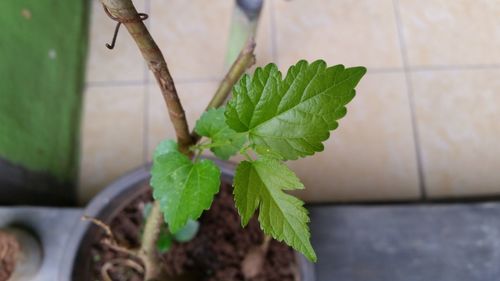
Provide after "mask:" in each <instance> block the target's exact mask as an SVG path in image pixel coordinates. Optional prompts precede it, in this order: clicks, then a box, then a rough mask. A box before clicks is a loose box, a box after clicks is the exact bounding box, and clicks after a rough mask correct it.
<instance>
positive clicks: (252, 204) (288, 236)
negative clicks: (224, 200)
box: [234, 158, 316, 261]
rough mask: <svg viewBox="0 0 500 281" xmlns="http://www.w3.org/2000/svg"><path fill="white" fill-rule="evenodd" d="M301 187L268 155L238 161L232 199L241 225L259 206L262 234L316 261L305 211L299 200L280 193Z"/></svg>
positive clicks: (246, 221)
mask: <svg viewBox="0 0 500 281" xmlns="http://www.w3.org/2000/svg"><path fill="white" fill-rule="evenodd" d="M302 188H304V186H303V184H302V183H301V182H300V180H299V179H298V178H297V176H296V175H295V174H294V173H293V172H292V171H291V170H290V169H288V167H287V166H286V165H285V164H283V163H282V162H280V161H278V160H276V159H271V158H262V159H258V160H256V161H252V162H250V161H243V162H241V163H240V164H239V165H238V167H237V169H236V175H235V178H234V198H235V202H236V207H237V209H238V213H239V214H240V216H241V218H242V225H243V226H245V225H246V224H247V223H248V221H249V220H250V218H251V217H252V215H253V214H254V212H255V210H256V209H257V207H260V210H259V222H260V226H261V228H262V230H263V231H264V233H266V234H267V235H271V236H272V237H274V238H275V239H277V240H278V241H285V243H287V244H288V245H290V246H292V247H293V248H294V249H295V250H297V251H299V252H301V253H303V254H304V255H305V256H306V257H307V258H308V259H309V260H311V261H316V254H315V252H314V249H313V248H312V246H311V242H310V234H309V227H308V226H307V223H308V222H309V217H308V213H307V210H306V209H305V208H304V207H303V202H302V201H300V200H299V199H297V198H295V197H293V196H291V195H289V194H286V193H285V192H283V190H293V189H302Z"/></svg>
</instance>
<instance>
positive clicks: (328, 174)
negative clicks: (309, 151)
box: [289, 70, 419, 202]
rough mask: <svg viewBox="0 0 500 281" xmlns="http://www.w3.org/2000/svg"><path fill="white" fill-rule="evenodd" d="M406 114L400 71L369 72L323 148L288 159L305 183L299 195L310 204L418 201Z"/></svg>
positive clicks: (408, 121) (407, 106) (413, 149)
mask: <svg viewBox="0 0 500 281" xmlns="http://www.w3.org/2000/svg"><path fill="white" fill-rule="evenodd" d="M368 71H369V70H368ZM410 116H411V115H410V107H409V103H408V98H407V94H406V87H405V80H404V75H403V74H401V73H375V74H367V75H366V76H365V77H364V78H363V81H361V83H360V84H359V86H358V89H357V96H356V97H355V98H354V100H353V101H352V102H351V103H350V104H349V105H348V113H347V116H346V117H344V119H342V120H340V126H339V128H338V129H337V130H336V131H333V132H332V135H331V138H330V140H328V141H327V142H326V144H325V150H324V151H323V152H322V153H319V154H315V155H314V156H312V157H309V158H304V159H301V160H298V161H293V162H290V163H289V165H290V166H291V167H292V169H294V170H295V171H296V172H297V174H298V175H299V177H300V178H301V179H302V181H303V182H304V184H305V186H306V189H305V191H304V192H302V193H301V196H302V197H303V198H304V199H306V200H307V201H313V202H328V201H366V200H402V199H405V200H411V199H417V198H418V197H419V184H418V176H417V164H416V156H415V146H414V141H413V134H412V129H411V128H412V127H411V118H410Z"/></svg>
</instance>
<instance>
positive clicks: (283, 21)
mask: <svg viewBox="0 0 500 281" xmlns="http://www.w3.org/2000/svg"><path fill="white" fill-rule="evenodd" d="M274 3H275V5H274V6H275V18H276V33H277V51H278V58H279V59H278V60H279V63H280V65H281V66H282V68H285V69H286V68H288V66H289V65H291V64H294V63H295V62H296V61H297V60H299V59H307V60H316V59H320V58H322V59H324V60H326V61H327V62H328V63H329V64H346V65H365V66H367V67H369V68H383V67H401V65H402V63H401V54H400V48H399V44H398V35H397V28H396V21H395V16H394V12H393V6H392V1H391V0H357V1H352V0H338V1H323V0H294V1H281V0H280V1H274Z"/></svg>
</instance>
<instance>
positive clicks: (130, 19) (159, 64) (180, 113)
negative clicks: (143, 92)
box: [101, 0, 255, 281]
mask: <svg viewBox="0 0 500 281" xmlns="http://www.w3.org/2000/svg"><path fill="white" fill-rule="evenodd" d="M101 1H102V4H103V5H104V7H105V8H106V9H107V10H108V12H109V13H110V15H111V16H112V17H114V18H115V19H116V20H118V21H120V22H122V23H123V25H125V27H126V28H127V30H128V32H129V33H130V35H131V36H132V38H133V39H134V41H135V43H136V44H137V47H139V50H140V51H141V54H142V56H143V57H144V60H145V61H146V62H147V64H148V67H149V69H150V70H151V71H152V72H153V74H154V76H155V78H156V81H157V82H158V85H159V86H160V89H161V92H162V95H163V98H164V100H165V103H166V105H167V110H168V113H169V116H170V120H171V121H172V124H173V126H174V129H175V133H176V135H177V142H178V145H179V150H180V151H181V152H182V153H184V154H186V155H188V156H192V151H190V150H189V147H190V146H191V145H193V144H195V143H197V142H198V141H199V139H200V137H199V136H198V135H197V134H195V133H193V134H190V133H189V127H188V123H187V121H186V116H185V113H184V109H183V107H182V105H181V103H180V100H179V96H178V95H177V90H176V88H175V85H174V82H173V79H172V77H171V75H170V72H169V70H168V67H167V63H166V62H165V59H164V57H163V54H162V53H161V51H160V49H159V48H158V45H157V44H156V43H155V41H154V40H153V38H152V37H151V34H150V33H149V31H148V30H147V28H146V26H145V25H144V23H143V22H142V20H141V19H140V16H139V15H138V13H137V10H136V9H135V7H134V4H133V3H132V1H131V0H101ZM254 49H255V43H254V41H253V39H250V40H249V41H248V43H247V45H246V46H245V48H243V50H242V51H241V53H240V55H239V56H238V58H237V59H236V61H235V62H234V64H233V66H232V67H231V69H230V70H229V73H228V74H227V75H226V77H225V78H224V80H223V81H222V82H221V85H220V86H219V89H218V90H217V92H216V93H215V95H214V97H213V99H212V101H211V102H210V103H209V105H208V107H207V108H211V107H218V106H220V105H222V104H223V103H224V102H225V100H226V98H227V96H228V95H229V93H230V92H231V89H232V87H233V85H234V84H235V83H236V82H237V81H238V80H239V78H240V77H241V76H242V75H243V73H244V72H245V70H246V69H247V68H248V67H250V66H252V65H253V64H254V63H255V57H254V54H253V52H254ZM162 223H163V215H162V213H161V209H160V204H159V203H158V202H157V201H155V202H154V204H153V207H152V209H151V213H150V215H149V216H148V218H147V219H146V223H145V227H144V233H143V238H142V241H141V248H140V250H139V254H140V256H141V258H142V260H143V263H144V267H145V280H146V281H152V280H159V279H160V278H161V275H162V271H161V268H160V266H159V259H158V256H157V254H156V241H157V239H158V234H159V232H160V227H161V225H162Z"/></svg>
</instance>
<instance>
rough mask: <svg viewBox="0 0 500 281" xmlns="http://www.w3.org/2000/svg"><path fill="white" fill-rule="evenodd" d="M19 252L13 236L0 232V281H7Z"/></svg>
mask: <svg viewBox="0 0 500 281" xmlns="http://www.w3.org/2000/svg"><path fill="white" fill-rule="evenodd" d="M20 250H21V249H20V246H19V243H18V242H17V240H16V238H15V237H14V236H13V235H11V234H9V233H6V232H3V231H0V281H6V280H8V279H9V277H10V275H11V274H12V272H14V269H15V267H16V259H17V257H18V255H19V254H20Z"/></svg>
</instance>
